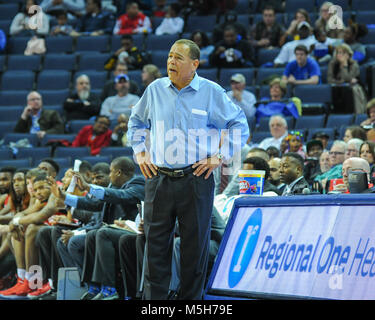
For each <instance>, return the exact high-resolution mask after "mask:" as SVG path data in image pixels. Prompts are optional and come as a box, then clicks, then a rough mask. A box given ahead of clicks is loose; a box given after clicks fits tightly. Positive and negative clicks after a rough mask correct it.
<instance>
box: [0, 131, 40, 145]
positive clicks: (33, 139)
mask: <svg viewBox="0 0 375 320" xmlns="http://www.w3.org/2000/svg"><path fill="white" fill-rule="evenodd" d="M23 139H27V140H28V141H29V143H30V144H31V145H32V146H33V147H37V146H38V144H39V138H38V137H37V135H36V134H32V133H15V132H8V133H6V134H5V135H4V145H6V146H7V145H9V143H10V142H18V141H19V140H23Z"/></svg>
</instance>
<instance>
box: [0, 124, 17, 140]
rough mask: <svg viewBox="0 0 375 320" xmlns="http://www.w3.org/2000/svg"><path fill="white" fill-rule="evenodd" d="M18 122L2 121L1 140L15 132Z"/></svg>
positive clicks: (0, 125) (0, 126)
mask: <svg viewBox="0 0 375 320" xmlns="http://www.w3.org/2000/svg"><path fill="white" fill-rule="evenodd" d="M16 123H17V122H16V121H1V122H0V139H2V138H3V137H4V135H5V134H7V133H10V132H13V130H14V127H15V126H16Z"/></svg>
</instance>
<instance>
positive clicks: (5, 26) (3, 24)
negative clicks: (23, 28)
mask: <svg viewBox="0 0 375 320" xmlns="http://www.w3.org/2000/svg"><path fill="white" fill-rule="evenodd" d="M11 23H12V19H9V20H0V29H1V30H3V31H4V33H5V35H8V34H9V29H10V25H11Z"/></svg>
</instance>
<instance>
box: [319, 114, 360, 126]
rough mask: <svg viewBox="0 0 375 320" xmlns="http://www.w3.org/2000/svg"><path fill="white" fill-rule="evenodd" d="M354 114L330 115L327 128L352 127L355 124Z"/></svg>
mask: <svg viewBox="0 0 375 320" xmlns="http://www.w3.org/2000/svg"><path fill="white" fill-rule="evenodd" d="M353 118H354V117H353V115H352V114H329V115H328V116H327V122H326V125H325V126H326V127H327V128H336V129H337V128H339V127H341V126H350V125H352V124H353Z"/></svg>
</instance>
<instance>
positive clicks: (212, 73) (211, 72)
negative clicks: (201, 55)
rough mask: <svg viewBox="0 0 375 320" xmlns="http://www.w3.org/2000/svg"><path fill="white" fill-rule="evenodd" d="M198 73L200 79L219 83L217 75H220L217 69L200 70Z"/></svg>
mask: <svg viewBox="0 0 375 320" xmlns="http://www.w3.org/2000/svg"><path fill="white" fill-rule="evenodd" d="M197 73H198V75H199V76H200V77H203V78H206V79H208V80H211V81H214V82H217V74H218V69H217V68H210V69H198V71H197Z"/></svg>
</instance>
